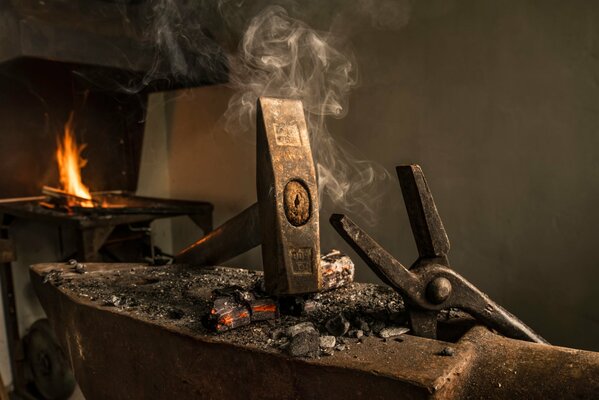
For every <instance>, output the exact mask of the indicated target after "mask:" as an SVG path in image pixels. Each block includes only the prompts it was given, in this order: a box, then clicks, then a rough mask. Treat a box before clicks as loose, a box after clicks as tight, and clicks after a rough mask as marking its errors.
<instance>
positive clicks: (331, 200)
mask: <svg viewBox="0 0 599 400" xmlns="http://www.w3.org/2000/svg"><path fill="white" fill-rule="evenodd" d="M269 3H270V2H267V1H261V0H254V1H245V0H218V1H213V0H154V1H153V2H151V3H148V4H149V13H148V29H146V33H147V34H148V36H147V40H148V42H150V43H152V45H153V46H154V47H155V57H154V62H153V66H152V68H151V69H150V71H149V72H148V74H147V75H146V77H145V78H144V80H143V82H142V85H141V86H140V87H143V86H145V85H147V84H149V83H150V82H153V81H156V80H169V79H173V80H175V81H179V82H195V83H197V82H201V81H202V79H205V80H206V77H205V76H204V77H203V76H202V74H204V75H207V76H217V74H218V72H219V71H222V69H223V63H222V60H223V59H226V60H227V61H228V68H229V71H228V72H229V74H228V78H229V81H228V85H229V86H230V87H231V88H232V89H234V91H235V94H234V95H233V96H232V98H231V99H230V101H229V105H228V109H227V110H226V112H225V114H224V115H223V118H222V122H223V124H224V128H225V130H226V131H227V132H229V133H230V134H233V135H236V137H238V138H239V139H245V141H247V142H250V141H253V138H254V130H255V121H256V104H257V99H258V97H260V96H272V97H285V98H293V99H299V100H301V101H302V103H303V106H304V110H305V113H306V120H307V123H308V129H309V134H310V138H311V145H312V152H313V155H314V160H315V163H316V169H317V173H318V184H319V194H320V197H321V206H322V205H323V204H330V205H331V206H332V207H334V208H335V209H336V210H337V211H343V210H344V211H346V212H349V213H352V214H359V215H360V216H361V217H362V219H363V220H364V221H366V222H370V223H375V222H376V217H377V213H376V211H375V210H377V209H378V208H379V206H380V202H381V201H382V198H383V196H384V195H385V192H386V188H387V187H388V186H389V184H388V183H389V179H390V174H389V173H388V172H387V171H386V170H385V168H383V166H381V165H380V164H377V163H376V162H373V161H368V160H365V159H364V157H359V156H357V151H356V149H354V148H351V145H350V144H349V143H347V142H345V141H344V140H343V138H342V137H334V136H333V135H332V134H331V132H330V131H329V129H328V126H327V121H328V120H329V119H330V118H334V119H340V118H343V117H345V116H346V115H347V113H348V111H349V109H348V106H349V96H350V92H351V91H352V89H354V88H355V87H356V86H357V85H358V68H357V63H356V60H355V57H354V55H353V52H352V51H351V48H350V46H349V40H348V37H347V36H348V35H349V34H350V33H351V31H352V30H356V28H362V27H363V26H365V25H366V26H368V25H369V26H372V27H374V28H376V29H399V28H401V27H403V26H405V25H406V24H407V23H408V20H409V17H410V3H409V0H357V1H356V2H347V1H345V0H329V1H328V2H327V3H326V4H323V3H322V2H321V1H318V0H305V1H302V2H301V3H298V2H296V1H294V0H279V5H270V4H269ZM298 16H300V17H298ZM200 21H202V22H203V23H204V24H202V23H200ZM248 21H249V22H248ZM303 21H310V22H311V24H312V25H315V26H319V28H320V29H315V28H313V27H312V26H309V25H308V24H307V23H305V22H303ZM357 30H359V29H357ZM208 31H209V32H211V35H214V36H215V40H213V39H214V38H213V37H212V36H211V35H208V34H207V32H208ZM342 32H343V33H342ZM216 42H218V44H219V45H218V46H217V45H216ZM208 80H210V78H208ZM133 90H139V88H134V89H133ZM367 117H368V116H366V115H365V116H364V118H367ZM364 134H366V135H367V134H368V133H367V132H365V133H364ZM342 143H343V144H342Z"/></svg>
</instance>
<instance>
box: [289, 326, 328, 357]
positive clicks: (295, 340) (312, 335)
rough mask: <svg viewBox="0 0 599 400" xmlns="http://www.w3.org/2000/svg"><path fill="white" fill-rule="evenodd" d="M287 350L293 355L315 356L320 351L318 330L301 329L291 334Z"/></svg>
mask: <svg viewBox="0 0 599 400" xmlns="http://www.w3.org/2000/svg"><path fill="white" fill-rule="evenodd" d="M287 351H288V352H289V354H290V355H291V356H293V357H316V356H317V355H318V352H319V351H320V336H319V335H318V332H316V331H315V330H314V331H303V332H300V333H298V334H297V335H295V336H293V337H292V338H291V341H290V342H289V347H288V348H287Z"/></svg>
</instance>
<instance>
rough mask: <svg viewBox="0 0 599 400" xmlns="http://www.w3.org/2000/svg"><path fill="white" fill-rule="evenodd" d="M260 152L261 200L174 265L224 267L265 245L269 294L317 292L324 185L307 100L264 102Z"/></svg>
mask: <svg viewBox="0 0 599 400" xmlns="http://www.w3.org/2000/svg"><path fill="white" fill-rule="evenodd" d="M256 151H257V157H256V187H257V194H258V202H257V203H255V204H253V205H252V206H250V207H249V208H247V209H245V210H244V211H242V212H241V213H240V214H238V215H236V216H234V217H233V218H231V219H230V220H228V221H227V222H225V223H224V224H222V225H221V226H219V227H218V228H216V229H215V230H214V231H212V232H210V233H208V234H207V235H205V236H204V237H202V238H201V239H199V240H198V241H196V242H195V243H193V244H192V245H190V246H189V247H187V248H186V249H184V250H182V251H181V252H180V253H179V254H178V255H177V256H176V257H175V260H174V261H175V262H176V263H186V264H194V265H198V266H208V265H218V264H220V263H222V262H225V261H227V260H229V259H231V258H233V257H235V256H237V255H239V254H241V253H244V252H246V251H248V250H250V249H252V248H254V247H256V246H258V245H260V244H261V245H262V261H263V263H264V283H265V286H266V290H267V291H268V292H269V293H271V294H274V295H288V294H301V293H311V292H317V291H319V290H320V288H321V285H322V282H321V276H320V275H321V274H320V268H319V266H320V233H319V225H318V187H317V183H316V172H315V169H314V160H313V159H312V151H311V149H310V138H309V136H308V129H307V126H306V120H305V117H304V109H303V106H302V103H301V101H299V100H289V99H279V98H270V97H260V98H259V99H258V107H257V115H256Z"/></svg>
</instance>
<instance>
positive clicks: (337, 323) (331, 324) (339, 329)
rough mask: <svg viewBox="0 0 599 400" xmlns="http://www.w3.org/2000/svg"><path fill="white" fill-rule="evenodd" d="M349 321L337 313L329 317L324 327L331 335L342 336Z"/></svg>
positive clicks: (347, 327) (346, 329)
mask: <svg viewBox="0 0 599 400" xmlns="http://www.w3.org/2000/svg"><path fill="white" fill-rule="evenodd" d="M349 326H350V324H349V321H348V320H347V319H346V318H345V316H343V314H337V315H336V316H334V317H333V318H331V319H329V320H328V321H327V322H326V324H325V328H326V329H327V331H328V332H329V333H330V334H331V335H333V336H343V335H345V334H346V333H347V331H348V330H349Z"/></svg>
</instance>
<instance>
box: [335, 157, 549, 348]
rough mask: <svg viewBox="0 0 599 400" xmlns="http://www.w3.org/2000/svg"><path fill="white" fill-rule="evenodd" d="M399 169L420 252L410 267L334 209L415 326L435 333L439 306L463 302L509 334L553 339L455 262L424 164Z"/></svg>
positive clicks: (340, 227)
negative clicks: (398, 296)
mask: <svg viewBox="0 0 599 400" xmlns="http://www.w3.org/2000/svg"><path fill="white" fill-rule="evenodd" d="M397 174H398V176H399V182H400V185H401V188H402V193H403V197H404V201H405V204H406V209H407V211H408V216H409V219H410V224H411V226H412V232H413V234H414V238H415V239H416V244H417V247H418V253H419V255H420V257H419V258H418V260H416V262H415V263H414V264H413V265H412V267H411V268H410V269H409V270H408V269H407V268H405V267H404V266H403V265H402V264H401V263H400V262H399V261H397V260H396V259H395V258H394V257H393V256H391V254H389V253H388V252H387V251H385V249H383V248H382V247H381V246H380V245H379V244H378V243H376V242H375V241H374V240H373V239H372V238H371V237H370V236H368V234H366V233H365V232H364V231H363V230H362V229H360V228H359V227H358V226H357V225H356V224H355V223H353V222H352V221H351V220H350V219H349V218H348V217H346V216H344V215H340V214H333V215H332V216H331V224H332V225H333V227H335V229H336V230H337V232H339V234H340V235H341V236H342V237H343V239H345V241H346V242H347V243H348V244H349V245H350V246H351V247H352V248H353V249H354V250H355V251H356V252H357V253H358V255H359V256H360V257H361V258H362V259H363V260H364V261H365V262H366V264H368V266H369V267H370V268H371V269H372V270H373V271H374V272H375V273H376V274H377V275H378V276H379V277H380V278H381V279H382V280H383V281H384V282H385V283H387V284H388V285H390V286H391V287H393V288H394V289H395V290H397V291H398V292H399V293H400V294H401V295H402V296H403V297H404V299H405V300H406V302H407V303H408V305H409V314H410V323H411V327H412V331H413V332H414V333H415V334H416V335H419V336H423V337H429V338H435V337H436V325H437V315H438V313H439V311H440V310H442V309H447V308H459V309H462V310H464V311H467V312H468V313H470V314H471V315H472V316H473V317H475V318H476V319H477V320H478V321H480V322H482V323H483V324H485V325H486V326H488V327H490V328H493V329H495V330H497V331H498V332H500V333H502V334H504V335H505V336H507V337H511V338H514V339H521V340H527V341H530V342H537V343H547V342H546V341H545V340H544V339H543V338H542V337H540V336H539V335H538V334H536V333H535V332H533V330H532V329H530V328H529V327H528V326H526V325H525V324H524V323H523V322H522V321H520V320H519V319H518V318H516V317H515V316H513V315H512V314H510V313H509V312H508V311H506V310H505V309H503V308H502V307H501V306H499V305H498V304H497V303H495V302H494V301H493V300H491V299H490V298H489V297H488V296H487V295H485V294H484V293H483V292H481V291H480V290H478V289H477V288H476V287H475V286H474V285H472V284H471V283H470V282H468V281H467V280H466V279H464V278H463V277H462V276H460V275H459V274H457V273H456V272H455V271H453V270H452V269H451V268H450V267H449V261H448V259H447V253H448V252H449V239H448V238H447V234H446V233H445V228H444V227H443V223H442V222H441V217H440V216H439V213H438V211H437V207H436V206H435V202H434V200H433V197H432V194H431V192H430V190H429V188H428V185H427V184H426V180H425V178H424V174H423V172H422V170H421V169H420V166H418V165H408V166H401V167H398V168H397Z"/></svg>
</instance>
